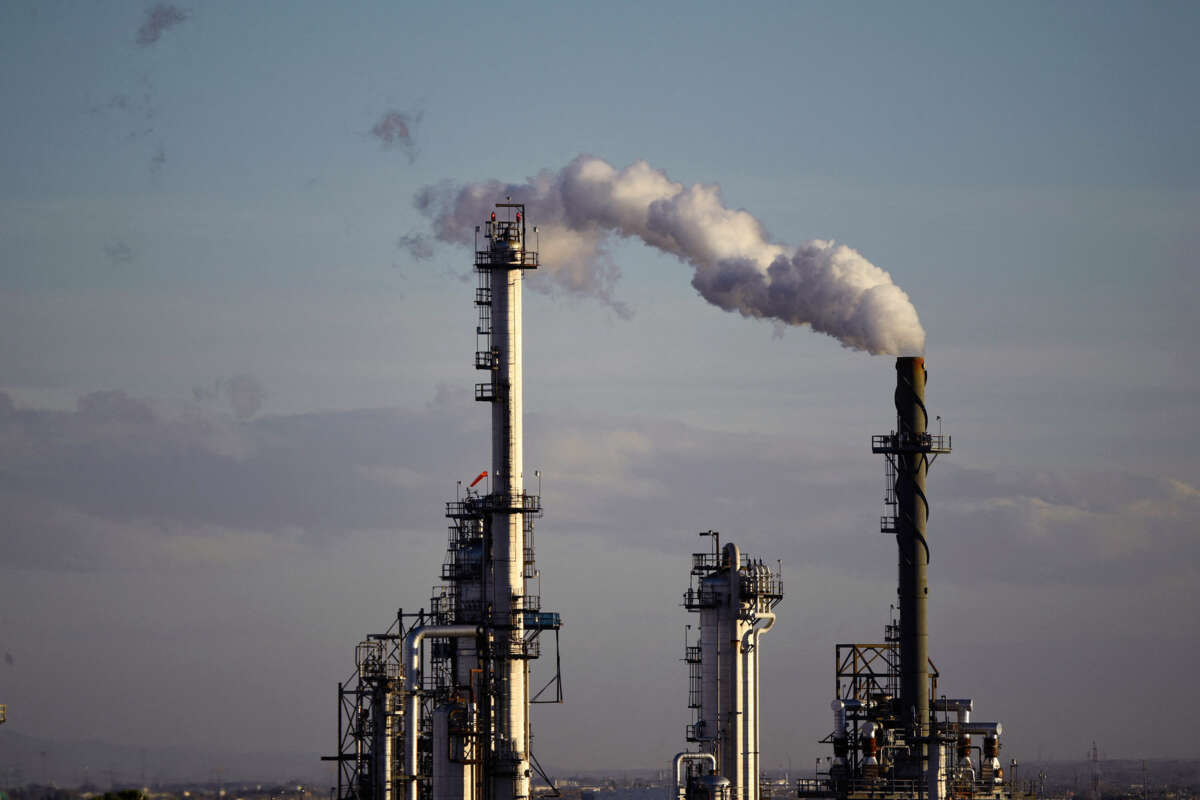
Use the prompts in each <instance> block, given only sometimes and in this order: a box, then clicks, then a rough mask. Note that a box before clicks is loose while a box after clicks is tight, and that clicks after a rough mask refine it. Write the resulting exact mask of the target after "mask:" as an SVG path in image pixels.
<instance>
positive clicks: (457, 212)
mask: <svg viewBox="0 0 1200 800" xmlns="http://www.w3.org/2000/svg"><path fill="white" fill-rule="evenodd" d="M506 196H511V197H512V198H513V200H514V201H517V202H523V203H525V204H526V206H527V207H528V209H529V214H530V219H531V220H532V221H534V222H537V223H538V225H539V227H540V229H541V233H542V234H543V235H542V236H541V242H540V249H541V261H542V262H543V263H544V264H545V267H544V271H546V272H547V273H549V275H550V278H551V280H552V281H553V283H554V285H555V287H557V288H558V289H561V290H564V291H566V292H569V293H573V294H580V295H591V296H595V297H599V298H600V299H602V300H604V301H605V302H607V303H609V304H610V305H612V306H614V308H617V310H618V311H619V312H620V311H623V306H622V305H621V304H620V303H618V302H617V301H615V300H614V299H613V287H614V285H615V283H616V281H617V279H618V278H619V276H620V271H619V270H618V268H617V266H616V265H615V264H614V263H613V262H612V260H611V258H610V257H609V255H608V254H607V252H606V250H605V243H606V241H608V239H609V237H611V236H612V235H614V234H615V235H617V236H621V237H636V238H638V239H641V240H642V241H643V242H645V243H646V244H648V245H651V246H652V247H655V248H658V249H659V250H662V251H664V252H667V253H671V254H672V255H675V256H677V257H678V258H679V259H680V260H682V261H684V262H685V263H687V264H690V265H691V266H692V267H693V268H694V269H695V274H694V276H693V277H692V285H693V286H694V287H695V288H696V289H697V291H699V292H700V294H701V295H703V297H704V298H705V299H706V300H708V301H709V302H710V303H712V304H713V305H716V306H718V307H720V308H723V309H725V310H726V311H737V312H738V313H740V314H742V315H743V316H747V317H756V318H760V319H771V320H777V321H779V322H782V323H785V324H787V325H809V326H811V327H812V329H813V330H815V331H819V332H821V333H824V334H827V335H829V336H832V337H834V338H836V339H837V340H838V341H840V342H841V343H842V344H843V345H844V346H846V347H850V348H854V349H856V350H865V351H867V352H869V353H873V354H885V353H886V354H893V355H919V354H921V353H923V352H924V351H925V331H924V329H923V328H922V327H921V323H920V320H918V318H917V312H916V309H914V308H913V305H912V303H911V302H910V301H909V299H908V295H907V294H905V293H904V291H903V290H902V289H900V287H898V286H897V285H896V284H895V283H894V282H893V281H892V277H891V275H889V274H888V273H887V272H886V271H884V270H882V269H880V268H879V267H877V266H875V265H874V264H872V263H871V262H870V261H868V260H867V259H866V258H864V257H863V256H862V255H861V254H860V253H858V252H857V251H855V250H852V249H850V248H849V247H846V246H845V245H840V244H837V243H835V242H831V241H824V240H821V239H812V240H809V241H807V242H805V243H803V244H801V245H799V246H794V245H788V244H784V243H781V242H775V241H773V240H772V239H771V238H770V237H769V236H768V234H767V232H766V230H764V228H763V226H762V223H760V222H759V221H758V220H757V219H755V218H754V217H753V216H751V215H750V214H749V213H747V212H746V211H742V210H733V209H730V208H727V207H726V206H725V205H724V204H723V203H722V202H721V193H720V188H719V187H718V186H715V185H705V184H699V183H698V184H693V185H691V186H685V185H683V184H682V183H677V182H675V181H673V180H671V179H670V178H669V177H667V174H666V173H665V172H664V171H662V170H659V169H655V168H653V167H651V166H650V164H648V163H647V162H645V161H636V162H634V163H633V164H630V165H629V166H628V167H625V168H624V169H620V170H618V169H616V168H615V167H613V166H612V165H611V164H609V163H607V162H606V161H603V160H601V159H599V158H595V157H593V156H586V155H581V156H578V157H577V158H576V159H575V160H573V161H572V162H571V163H570V164H568V165H567V166H566V167H564V168H563V169H562V170H560V171H559V172H557V173H554V172H550V171H548V170H543V171H542V172H540V173H538V174H537V175H536V176H535V177H533V178H530V179H529V180H528V181H527V182H526V183H523V184H503V183H501V182H499V181H488V182H483V183H472V184H468V185H466V186H454V185H451V184H448V183H443V184H440V185H437V186H427V187H425V188H423V189H422V190H421V191H419V192H418V193H417V196H416V198H415V205H416V207H417V208H418V209H419V210H420V211H422V212H423V213H425V214H426V215H427V216H429V217H430V218H431V220H432V225H433V232H434V234H435V236H436V237H437V238H438V239H440V240H441V241H443V242H451V243H458V244H469V243H471V241H472V240H473V236H474V231H475V226H476V225H478V224H479V221H480V220H482V219H484V218H486V216H487V214H488V213H489V212H490V211H491V209H492V204H493V203H494V202H495V201H496V199H497V198H501V197H506ZM531 286H536V283H531Z"/></svg>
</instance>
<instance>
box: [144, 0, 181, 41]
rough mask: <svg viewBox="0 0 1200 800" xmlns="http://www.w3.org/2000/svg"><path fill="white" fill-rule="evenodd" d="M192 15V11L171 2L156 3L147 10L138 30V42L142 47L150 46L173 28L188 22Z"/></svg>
mask: <svg viewBox="0 0 1200 800" xmlns="http://www.w3.org/2000/svg"><path fill="white" fill-rule="evenodd" d="M190 16H191V12H189V11H187V10H185V9H182V8H180V7H179V6H175V5H171V4H170V3H158V4H156V5H155V6H154V7H153V8H150V9H149V10H147V11H146V19H145V20H144V21H143V22H142V26H141V27H140V28H138V30H137V43H138V44H139V45H141V46H142V47H149V46H150V45H152V44H154V43H155V42H157V41H158V40H159V38H160V37H161V36H162V35H163V34H164V33H166V32H167V31H169V30H170V29H171V28H174V27H175V26H176V25H180V24H182V23H184V22H186V21H187V19H188V17H190Z"/></svg>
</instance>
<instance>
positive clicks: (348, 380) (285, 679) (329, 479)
mask: <svg viewBox="0 0 1200 800" xmlns="http://www.w3.org/2000/svg"><path fill="white" fill-rule="evenodd" d="M1198 33H1200V9H1198V8H1197V7H1196V6H1195V5H1194V4H1187V3H1145V4H1142V3H1138V4H1135V3H1096V2H1086V3H1072V2H1059V3H1053V4H1040V3H1023V2H1013V3H1004V4H999V3H995V4H956V3H947V4H942V3H916V2H914V3H904V4H886V5H885V4H873V3H841V4H828V3H760V4H756V5H752V6H748V7H747V6H739V5H738V4H730V3H686V4H685V3H663V4H654V6H653V7H650V8H647V7H644V4H632V3H620V2H617V3H604V4H591V5H582V4H578V5H577V4H550V3H546V4H540V3H524V4H520V5H507V4H496V5H486V6H484V5H474V4H455V3H438V4H434V3H428V4H421V5H416V4H407V3H373V4H368V3H355V4H346V5H338V6H332V5H328V4H320V3H303V2H290V3H283V2H262V3H255V4H241V3H232V2H229V3H217V2H213V3H191V4H186V5H185V4H182V3H181V4H177V5H171V4H148V3H91V4H80V3H71V2H51V1H47V2H37V3H28V2H9V3H5V4H3V5H2V6H0V104H2V107H3V108H4V109H5V119H6V122H5V125H3V126H0V147H2V148H3V152H4V153H5V157H4V158H3V159H0V392H2V394H0V443H2V444H0V499H2V502H0V506H2V507H3V509H4V511H3V514H2V515H0V526H2V530H3V533H2V540H0V541H3V547H2V548H0V654H2V655H3V660H2V661H0V702H2V703H6V704H7V706H8V718H9V721H8V723H7V724H6V725H5V726H4V729H3V730H2V731H0V733H3V735H4V737H5V738H0V770H3V769H12V768H22V769H24V775H25V776H26V777H27V778H36V777H39V776H41V777H52V778H54V779H56V780H58V781H59V782H75V781H77V780H79V778H80V777H81V774H82V765H79V764H76V763H74V762H72V761H71V760H70V759H69V757H68V756H66V755H65V754H66V753H68V752H73V751H71V749H70V748H71V747H72V746H73V744H72V743H79V742H87V741H95V742H103V743H106V744H110V745H112V746H113V747H123V748H126V750H127V751H129V752H133V751H135V750H137V749H140V748H150V750H151V752H153V753H158V752H159V749H163V748H166V749H170V750H171V751H172V752H178V753H185V754H187V753H192V754H200V755H197V756H196V757H195V758H194V759H192V760H193V761H194V762H195V763H202V764H203V765H204V766H203V768H202V769H203V770H205V771H207V772H210V773H211V772H214V771H216V770H218V769H226V770H232V769H237V768H239V767H238V766H237V765H238V764H240V763H241V762H239V761H238V760H237V759H238V758H240V757H244V756H245V754H247V753H253V754H263V756H262V760H261V762H260V763H262V764H285V763H286V764H287V765H288V766H287V768H288V769H291V768H292V766H291V765H293V764H295V763H301V764H311V772H310V773H308V774H309V775H312V776H315V779H318V780H322V779H325V778H327V777H328V768H327V767H325V766H322V765H320V763H319V762H317V761H316V760H315V757H316V756H317V755H318V754H328V753H329V752H331V750H332V748H333V745H334V741H335V735H336V717H335V704H334V698H335V688H336V684H337V682H338V681H339V680H343V679H345V678H346V676H347V675H348V674H349V672H350V670H351V667H352V664H353V647H354V644H355V643H356V642H357V641H358V640H359V639H360V638H362V637H363V636H364V635H365V634H367V633H368V632H373V631H378V630H381V629H383V628H385V627H386V626H387V625H388V623H389V622H390V620H391V618H392V617H393V615H394V613H395V611H396V609H397V608H400V607H403V608H405V609H408V610H415V609H417V608H419V607H421V606H423V605H427V604H428V597H429V593H430V587H431V586H432V585H433V584H434V583H435V582H436V581H435V578H436V576H437V574H438V572H439V564H440V562H441V558H442V555H443V551H444V547H445V524H444V520H443V519H442V517H441V513H442V511H443V506H442V503H443V501H445V500H447V499H452V497H453V495H454V492H455V488H456V482H457V481H459V480H464V479H466V480H469V479H470V478H472V477H473V476H474V475H476V474H477V473H478V471H479V470H480V469H483V468H484V467H486V466H487V463H488V461H489V453H488V447H489V437H488V433H487V412H486V409H484V408H482V407H480V406H479V404H476V403H474V402H473V401H472V396H471V387H472V384H473V383H474V382H475V381H476V380H477V376H476V374H475V373H474V371H473V369H472V368H471V367H472V359H473V352H474V350H475V337H474V326H475V319H474V315H475V308H474V306H473V304H472V298H473V282H472V276H471V254H470V248H469V247H468V246H463V245H462V244H458V243H456V242H455V241H453V237H452V236H451V237H447V236H443V237H442V238H438V236H437V229H436V224H437V222H438V218H437V217H436V216H435V215H434V214H433V212H432V211H431V210H430V209H429V208H428V207H427V206H423V205H422V204H421V197H423V196H424V197H429V196H430V192H434V193H441V196H449V195H448V194H447V193H452V192H453V191H455V190H456V189H457V188H458V187H461V186H463V185H467V184H472V183H476V182H481V181H488V180H498V181H501V182H503V183H506V184H508V183H511V184H517V185H520V184H524V183H525V182H526V181H528V180H530V179H531V178H535V177H536V176H537V175H539V173H542V171H544V170H546V171H549V173H548V174H553V173H557V172H558V171H559V170H562V169H563V168H564V167H566V166H567V165H568V164H570V163H572V162H573V161H574V160H575V159H577V158H578V157H579V156H581V155H584V156H591V157H595V158H598V159H602V160H604V161H606V162H608V163H609V164H611V165H613V166H614V167H615V168H616V169H618V170H620V169H624V168H626V167H628V166H630V165H632V164H636V163H637V162H639V161H643V160H644V161H645V162H646V163H647V164H648V165H649V166H650V168H652V169H653V170H660V171H662V172H664V173H665V175H667V176H669V178H670V180H672V181H676V182H678V183H680V184H682V185H683V186H687V187H690V186H693V185H695V184H701V185H704V186H709V187H719V193H720V194H719V196H720V199H721V202H722V203H723V204H724V205H725V206H727V207H728V208H729V209H734V210H744V211H745V212H748V213H749V214H751V215H753V216H754V218H755V219H756V220H757V221H758V223H759V224H760V225H761V228H762V230H763V231H764V232H765V235H766V236H767V237H768V239H769V240H770V241H772V242H787V243H791V244H800V243H802V242H806V241H809V240H813V239H817V240H822V241H828V242H836V243H838V244H842V245H846V246H848V247H850V248H853V249H854V250H855V251H857V252H858V253H860V254H861V255H862V256H863V257H864V258H866V259H869V260H870V262H871V263H873V264H874V265H877V266H878V267H879V268H880V269H882V270H885V271H886V272H887V273H888V275H890V278H891V279H892V280H893V281H894V282H895V283H896V284H897V285H898V286H899V287H900V288H901V289H902V290H903V291H904V292H905V293H906V294H907V296H908V298H909V299H910V300H911V302H912V305H913V306H914V307H915V309H916V312H917V313H918V314H919V315H920V322H921V325H922V326H923V328H924V331H925V333H926V335H927V339H926V349H925V355H926V358H927V364H928V368H929V383H928V395H927V403H928V405H929V407H930V409H931V412H932V413H933V414H936V415H939V416H940V417H941V420H940V421H939V424H941V425H943V426H944V429H945V431H946V432H948V433H951V434H952V435H953V437H954V453H953V454H952V455H949V456H945V457H941V458H939V459H938V461H937V463H936V465H935V467H934V469H933V470H932V472H931V475H930V481H929V495H930V500H931V504H932V509H931V517H930V523H929V530H930V541H931V548H932V554H931V555H932V562H931V565H930V569H929V577H930V587H931V588H930V602H929V608H930V633H931V643H930V654H931V657H932V658H933V660H934V662H935V663H936V664H937V667H938V669H939V670H940V672H941V675H942V678H941V682H940V683H939V686H940V687H942V688H943V689H945V691H946V692H947V693H948V694H949V695H951V696H969V697H974V698H975V700H976V706H975V708H976V711H975V716H976V717H977V718H979V719H998V720H1000V721H1002V722H1003V724H1004V727H1005V731H1006V734H1005V755H1006V756H1011V757H1016V758H1019V759H1023V760H1026V761H1033V760H1036V759H1039V758H1079V757H1081V756H1082V755H1083V753H1084V752H1085V750H1086V749H1087V748H1088V747H1089V746H1090V744H1091V742H1092V740H1096V741H1097V742H1098V743H1099V746H1100V748H1101V750H1102V751H1103V752H1105V753H1108V754H1111V755H1113V756H1114V757H1115V756H1125V757H1152V756H1171V757H1200V750H1197V745H1196V743H1195V737H1194V736H1192V735H1190V734H1191V722H1190V720H1192V719H1194V718H1195V717H1196V716H1198V715H1200V696H1197V694H1196V693H1195V692H1194V691H1191V686H1192V675H1191V672H1192V665H1193V664H1194V663H1195V662H1196V660H1197V658H1198V657H1200V645H1198V642H1200V623H1198V622H1197V620H1198V619H1200V592H1198V590H1197V588H1196V587H1197V585H1198V583H1197V581H1198V579H1200V573H1198V571H1197V566H1196V564H1197V563H1198V560H1200V455H1197V453H1198V452H1200V413H1198V412H1200V401H1198V397H1200V394H1198V391H1200V370H1198V369H1197V366H1198V363H1197V357H1196V355H1195V345H1196V344H1197V341H1198V339H1200V324H1198V321H1197V320H1198V315H1197V314H1196V312H1195V310H1194V309H1195V308H1196V306H1197V304H1198V303H1200V291H1198V288H1197V287H1198V284H1200V281H1198V279H1197V268H1196V267H1197V262H1196V255H1195V254H1196V253H1197V252H1200V224H1198V223H1197V220H1200V157H1197V155H1198V154H1197V152H1196V144H1195V143H1196V142H1197V141H1198V140H1200V106H1198V105H1197V104H1196V103H1195V102H1193V101H1192V99H1191V98H1192V96H1193V95H1194V87H1195V86H1196V85H1197V83H1200V59H1198V58H1197V56H1196V54H1195V48H1194V41H1195V38H1196V35H1197V34H1198ZM495 199H496V200H502V199H503V198H501V197H497V198H495ZM514 199H518V200H519V199H520V198H519V197H514ZM544 211H545V213H546V214H547V215H549V214H550V213H551V210H550V209H548V208H547V209H544ZM528 217H529V221H530V222H531V223H533V224H538V220H539V209H538V207H537V206H536V205H531V206H530V207H529V208H528ZM555 233H556V231H555V229H554V226H553V225H551V226H548V227H547V229H546V230H544V231H542V232H541V239H542V240H541V241H540V243H539V245H540V247H541V249H542V250H543V252H544V253H553V252H554V251H555V248H556V247H558V248H559V249H560V251H561V249H562V248H563V247H564V244H563V241H562V240H561V239H560V240H559V241H557V242H556V241H555V240H554V234H555ZM557 233H558V235H560V236H561V235H563V232H562V231H561V230H559V231H557ZM467 235H468V234H467V232H463V233H462V234H461V236H462V237H464V238H465V237H466V236H467ZM598 242H599V247H600V251H599V256H598V260H597V261H596V262H595V263H594V264H592V265H591V267H589V268H595V269H601V270H603V271H604V272H603V275H602V276H601V279H602V280H601V284H600V285H602V286H603V288H604V291H596V290H594V289H595V284H592V285H590V286H591V287H592V288H591V289H589V288H588V287H589V285H586V284H585V285H580V284H574V285H573V284H571V283H570V282H569V281H564V280H561V279H560V278H561V275H562V273H561V272H559V271H558V270H562V269H567V268H569V267H570V266H571V265H570V264H566V263H564V264H549V263H548V264H547V265H546V267H545V268H544V269H542V270H540V271H539V272H538V273H535V274H531V275H530V276H529V278H528V284H527V293H526V302H525V313H526V319H525V321H526V327H525V330H526V350H525V357H526V370H525V377H526V408H527V417H526V434H527V439H526V463H527V465H529V466H530V468H531V469H533V468H537V469H540V470H541V471H542V474H543V477H542V488H541V492H542V496H543V502H544V505H545V508H546V512H545V516H544V518H543V519H542V520H539V525H538V532H537V548H538V561H539V566H540V569H541V572H542V584H543V585H542V588H541V594H542V598H543V606H544V607H546V608H548V609H554V610H558V611H560V612H561V613H562V614H563V618H564V623H565V627H564V630H563V633H562V647H563V650H562V659H563V671H564V689H565V697H566V703H565V704H564V705H562V706H539V707H537V709H536V711H535V715H534V736H535V740H534V750H535V752H536V753H537V755H538V759H539V761H540V762H541V763H542V764H544V765H546V766H547V767H549V768H551V769H552V770H559V771H567V770H573V769H585V768H590V769H614V770H619V769H623V768H664V769H665V768H666V765H667V764H668V762H669V759H670V758H671V756H672V755H673V754H674V753H675V752H677V751H679V750H681V749H683V746H684V744H685V743H684V741H683V734H684V725H685V724H686V723H687V722H688V721H689V716H688V709H687V708H686V702H687V694H686V671H685V669H684V665H683V664H682V663H681V662H680V658H681V657H682V649H681V648H682V647H683V638H684V625H685V624H687V623H688V622H689V621H690V620H689V619H688V618H687V616H688V615H687V614H686V612H685V611H684V610H683V609H682V608H681V607H680V605H679V603H680V596H681V593H682V592H683V591H684V589H686V587H687V580H688V575H687V571H688V568H689V565H690V560H689V555H690V553H691V552H692V551H693V550H696V549H704V546H705V542H704V540H702V539H699V538H697V536H696V534H697V532H699V531H702V530H708V529H717V530H720V531H721V532H722V536H723V537H724V539H725V540H732V541H736V542H738V543H739V545H740V546H741V547H742V551H743V552H749V553H751V554H754V555H757V556H760V557H763V558H765V559H767V560H768V561H772V562H773V561H775V560H776V559H778V560H780V561H781V562H782V564H783V570H784V581H785V583H784V588H785V595H786V596H785V598H784V600H783V602H782V604H781V606H780V607H779V609H778V612H779V622H778V624H777V625H776V627H775V629H774V630H773V631H772V632H771V633H770V634H769V635H768V636H767V637H766V638H764V650H763V661H762V680H763V691H764V693H766V695H767V696H768V697H769V698H770V699H769V700H767V702H765V704H764V705H765V708H764V711H763V717H762V729H763V736H764V743H765V744H764V752H763V765H764V766H765V767H768V768H778V767H787V766H789V765H790V766H791V767H792V768H793V771H794V772H798V771H800V770H802V769H806V768H807V767H806V766H805V765H810V764H811V763H812V760H813V759H814V758H815V757H816V756H818V755H826V754H827V753H826V752H825V750H824V748H823V746H821V745H819V744H817V740H819V739H820V738H822V737H823V736H825V735H826V734H827V733H828V732H829V730H830V729H831V724H832V720H831V718H830V713H829V710H828V708H829V705H828V704H829V700H830V696H829V691H830V689H831V687H832V683H833V680H832V677H833V676H832V673H831V667H832V665H833V652H834V646H835V644H836V643H838V642H849V641H873V640H877V639H878V638H879V637H880V636H881V635H882V630H883V625H884V624H885V623H886V622H887V620H888V615H889V604H890V603H893V602H894V600H895V563H896V556H895V546H894V543H893V542H891V541H890V540H889V539H888V538H887V537H886V536H884V535H882V534H880V533H879V532H878V530H877V525H878V516H879V514H881V513H883V512H882V504H881V501H882V495H883V492H882V489H883V464H882V463H881V462H880V461H879V459H878V458H877V457H874V456H872V455H871V454H870V449H869V442H870V435H871V434H872V433H883V432H886V431H888V430H890V429H891V428H892V427H893V426H894V411H893V407H892V388H893V386H892V384H893V381H894V372H893V368H892V358H891V357H889V356H887V355H869V354H867V353H865V352H863V351H861V350H856V349H853V348H847V347H843V346H841V344H840V343H839V342H838V341H836V340H835V339H833V338H831V337H830V336H827V335H823V334H821V333H817V332H814V331H813V330H812V329H811V328H810V327H808V326H796V325H791V326H789V325H784V324H781V323H778V322H772V321H770V320H761V319H752V318H748V317H745V316H742V315H740V314H737V313H730V312H728V311H725V310H722V309H721V308H718V307H716V306H714V305H712V304H710V303H709V302H707V301H706V300H705V297H703V296H701V294H700V292H698V291H697V288H694V287H693V284H692V280H693V269H692V267H691V266H689V265H688V264H686V263H683V262H682V261H681V260H680V259H679V258H677V257H676V255H674V254H672V253H671V252H664V251H662V250H661V249H656V248H654V247H651V246H647V245H646V244H644V243H642V241H640V240H639V239H638V238H637V237H636V236H620V235H616V234H613V235H608V236H601V237H600V239H598ZM576 266H577V267H578V266H579V265H576ZM589 274H590V273H589ZM21 737H24V738H21ZM18 739H20V741H21V742H26V744H28V742H48V743H51V744H50V745H49V746H48V749H49V750H50V752H51V753H52V754H53V753H59V754H60V756H59V757H57V758H55V757H54V756H53V755H52V756H51V758H50V759H49V764H47V763H46V760H45V759H43V761H42V763H41V764H37V763H34V764H28V763H21V762H22V760H23V759H24V758H25V756H23V755H22V754H23V753H26V752H30V751H28V750H21V749H20V747H19V746H18V745H19V742H18ZM6 743H7V744H6ZM31 746H33V745H31ZM34 747H35V749H36V748H39V747H42V745H36V746H34ZM156 748H158V749H156ZM309 757H311V759H309ZM113 758H116V757H115V756H114V757H113ZM272 758H274V759H275V761H271V759H272ZM289 758H290V759H292V760H291V761H288V760H287V759H289ZM297 759H298V760H299V761H297ZM92 768H93V769H96V768H98V766H97V765H95V764H93V765H92ZM306 768H307V767H306ZM297 769H300V768H297ZM46 773H49V774H48V775H47V774H46ZM10 775H11V773H10ZM150 777H151V778H154V777H155V773H154V767H153V765H152V767H151V768H150ZM163 777H165V775H164V776H163Z"/></svg>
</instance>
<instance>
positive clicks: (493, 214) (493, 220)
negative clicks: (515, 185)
mask: <svg viewBox="0 0 1200 800" xmlns="http://www.w3.org/2000/svg"><path fill="white" fill-rule="evenodd" d="M495 221H496V212H495V211H493V212H492V222H495Z"/></svg>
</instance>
